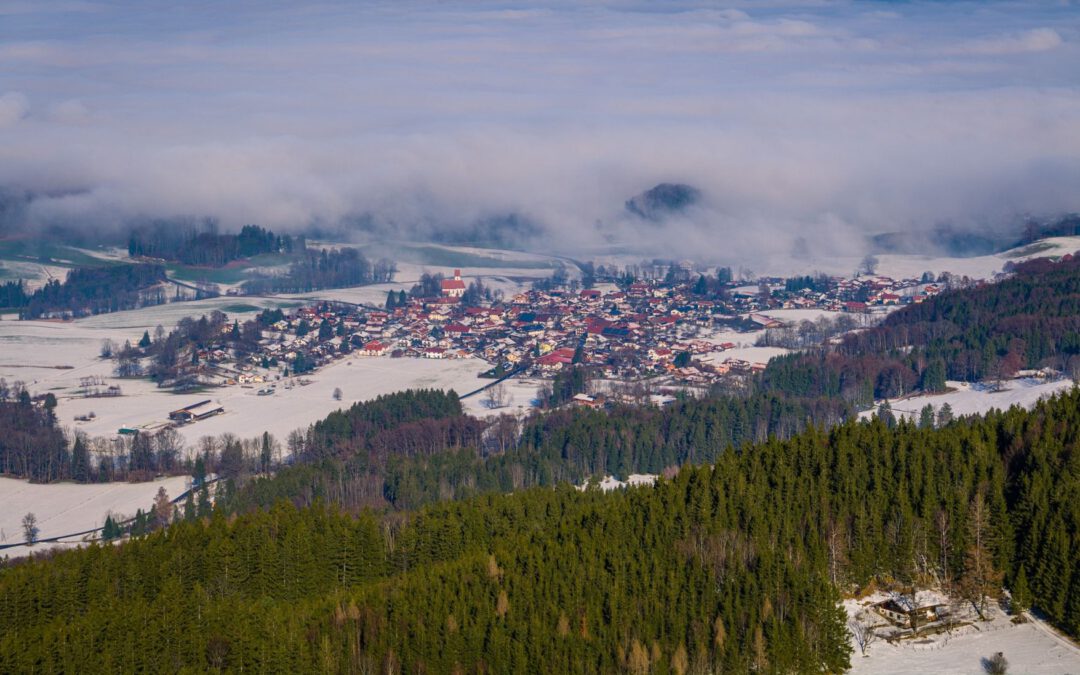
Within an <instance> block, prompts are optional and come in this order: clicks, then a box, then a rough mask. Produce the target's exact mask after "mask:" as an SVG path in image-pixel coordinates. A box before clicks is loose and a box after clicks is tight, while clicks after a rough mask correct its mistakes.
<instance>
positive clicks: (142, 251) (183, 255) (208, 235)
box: [128, 221, 307, 267]
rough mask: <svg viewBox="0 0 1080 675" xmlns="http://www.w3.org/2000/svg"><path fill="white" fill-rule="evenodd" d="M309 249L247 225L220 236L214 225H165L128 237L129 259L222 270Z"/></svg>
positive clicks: (299, 241) (295, 240)
mask: <svg viewBox="0 0 1080 675" xmlns="http://www.w3.org/2000/svg"><path fill="white" fill-rule="evenodd" d="M306 245H307V244H306V243H305V241H304V237H302V236H298V237H292V236H290V235H284V236H279V235H276V234H274V233H273V232H272V231H270V230H267V229H263V228H261V227H259V226H257V225H245V226H244V227H243V228H242V229H241V230H240V232H239V233H237V234H221V233H219V232H218V231H217V228H216V225H215V224H214V223H212V222H210V223H204V224H203V225H202V226H201V227H199V226H197V225H195V224H194V223H175V222H164V221H162V222H156V223H153V224H150V225H147V226H143V227H139V228H135V229H133V230H132V231H131V234H130V236H129V237H128V255H130V256H131V257H133V258H134V257H143V256H146V257H151V258H161V259H163V260H169V261H173V262H179V263H184V264H186V265H202V266H211V267H221V266H222V265H226V264H228V263H230V262H232V261H233V260H239V259H241V258H251V257H252V256H256V255H259V254H262V253H292V252H293V251H303V250H304V248H305V247H306Z"/></svg>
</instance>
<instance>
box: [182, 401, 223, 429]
mask: <svg viewBox="0 0 1080 675" xmlns="http://www.w3.org/2000/svg"><path fill="white" fill-rule="evenodd" d="M223 412H225V408H224V406H221V405H218V404H216V403H214V402H213V401H211V400H209V399H207V400H205V401H199V402H198V403H193V404H191V405H189V406H187V407H185V408H180V409H179V410H174V411H172V412H171V413H169V419H171V420H173V421H174V422H179V423H181V424H187V423H188V422H198V421H199V420H204V419H206V418H207V417H213V416H214V415H218V414H220V413H223Z"/></svg>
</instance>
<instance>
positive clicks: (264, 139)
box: [0, 0, 1080, 263]
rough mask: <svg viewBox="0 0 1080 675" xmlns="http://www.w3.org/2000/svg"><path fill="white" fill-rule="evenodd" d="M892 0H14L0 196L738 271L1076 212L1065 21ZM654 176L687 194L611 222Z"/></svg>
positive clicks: (45, 210) (60, 208)
mask: <svg viewBox="0 0 1080 675" xmlns="http://www.w3.org/2000/svg"><path fill="white" fill-rule="evenodd" d="M418 9H420V10H423V11H416V10H418ZM889 9H890V12H889V16H888V17H883V16H880V13H875V12H870V13H867V12H866V11H864V9H863V8H861V7H860V6H857V5H854V6H852V5H846V4H834V3H822V4H818V3H783V2H780V3H743V4H739V6H738V8H737V9H730V10H718V9H716V8H715V7H714V6H713V5H712V4H711V3H700V4H699V3H697V2H692V1H690V0H687V1H686V2H680V3H673V4H672V5H666V4H665V5H662V6H657V5H653V4H645V3H641V4H632V3H624V2H618V3H607V2H589V3H581V2H571V1H569V0H567V1H566V2H559V1H552V2H547V3H538V4H537V5H535V6H532V7H530V8H528V9H522V8H520V7H515V6H512V5H510V4H501V3H490V4H485V5H482V6H477V5H475V4H472V3H465V2H461V3H456V2H446V3H438V4H432V5H427V4H424V5H410V6H405V5H403V4H402V3H390V2H387V3H382V4H380V3H346V2H335V1H334V0H327V1H326V2H323V3H320V4H318V5H297V4H294V3H285V2H265V3H243V2H241V3H230V4H228V5H222V6H218V7H216V9H215V11H214V12H213V13H206V14H200V13H195V12H191V11H182V10H180V9H177V8H175V7H174V6H173V5H171V4H169V3H164V2H147V3H137V2H133V1H132V2H123V1H119V2H115V3H109V4H102V5H100V6H95V7H94V10H95V11H91V12H86V13H84V14H81V15H79V16H78V17H74V18H72V17H70V16H67V15H65V14H63V13H52V12H46V11H44V10H42V11H41V12H40V13H37V12H34V10H33V8H32V7H30V6H27V5H23V6H21V8H20V11H19V12H18V13H12V14H10V15H9V16H5V20H4V27H3V28H0V38H6V36H7V35H11V36H17V40H11V39H0V77H2V78H3V81H4V86H5V87H8V88H11V89H12V90H17V91H18V92H21V93H18V94H16V93H14V91H13V92H10V93H9V94H6V95H4V96H3V97H0V187H3V186H12V187H15V188H21V189H25V190H28V191H30V192H32V193H33V194H34V195H36V198H35V200H34V202H33V203H32V204H31V205H30V206H29V207H28V208H27V209H26V210H25V214H26V216H25V217H26V219H27V221H28V224H31V225H47V224H56V223H84V224H86V225H87V226H94V227H114V226H117V225H118V224H122V223H125V222H128V221H129V220H133V219H136V220H137V219H142V218H153V217H169V216H177V215H197V216H201V215H212V216H216V217H218V218H220V219H221V221H222V224H223V226H225V227H238V226H240V225H243V224H246V223H251V222H256V223H261V224H266V225H269V226H272V227H274V228H277V229H299V228H303V227H307V226H310V225H312V224H318V225H321V226H326V227H336V226H339V225H347V224H351V223H357V222H362V223H365V224H367V225H369V226H372V227H374V228H375V229H377V230H379V231H381V232H387V233H392V234H395V235H396V236H403V237H408V236H433V235H437V234H444V235H445V234H446V233H447V232H469V231H471V229H470V228H472V227H473V226H474V225H475V223H476V222H477V221H483V220H485V219H491V218H498V217H501V216H505V215H507V214H518V215H519V216H521V217H522V218H524V219H526V220H527V221H528V222H530V223H532V224H534V225H535V227H536V228H537V230H538V234H539V238H538V240H537V241H536V242H534V243H535V245H537V246H544V247H547V248H550V249H553V250H560V251H563V252H573V251H578V250H581V249H582V248H588V249H589V250H594V251H602V250H607V249H611V248H613V247H614V248H619V247H631V248H636V249H638V250H641V251H642V252H647V253H651V254H656V255H663V254H667V253H671V254H679V255H687V256H694V257H711V258H716V259H723V260H725V261H729V262H733V263H737V262H738V261H739V260H740V259H755V258H756V259H769V258H770V257H771V256H777V255H782V254H786V253H788V252H790V250H791V247H792V244H793V242H794V241H795V240H796V239H798V238H800V237H801V238H803V239H805V240H807V241H808V242H810V248H811V249H813V248H814V247H815V246H816V247H817V248H819V249H820V251H821V252H822V255H825V254H827V253H829V252H836V251H842V250H847V249H850V250H851V251H853V252H855V251H857V249H859V248H860V247H861V245H862V244H861V242H862V239H863V236H862V235H865V234H869V233H876V232H882V231H890V230H897V229H906V230H919V229H929V228H931V227H933V226H935V225H936V224H938V223H941V222H951V223H955V224H960V225H964V226H967V227H978V228H987V227H1003V226H1005V225H1007V224H1008V223H1010V222H1011V221H1012V220H1013V219H1014V218H1016V217H1017V216H1018V214H1023V213H1029V212H1030V213H1054V212H1060V211H1069V210H1080V194H1078V193H1077V192H1076V190H1075V185H1076V184H1077V182H1078V179H1080V171H1078V169H1077V162H1076V159H1075V158H1077V157H1080V93H1078V92H1080V87H1078V86H1077V85H1078V84H1080V82H1078V80H1080V72H1078V71H1077V69H1076V68H1075V64H1076V63H1077V62H1078V52H1077V46H1076V45H1075V41H1073V40H1071V39H1066V38H1069V37H1070V36H1073V35H1076V34H1077V33H1078V31H1080V16H1078V15H1077V12H1076V11H1075V9H1074V8H1071V7H1053V6H1038V7H1031V8H1029V9H1018V8H1017V6H1016V5H1014V4H1011V3H1000V4H999V3H980V5H979V11H976V12H972V11H970V8H968V9H965V7H962V6H955V5H951V4H949V3H926V4H921V3H914V4H911V5H906V4H904V5H890V7H889ZM883 19H885V20H883ZM1051 25H1052V26H1054V28H1053V29H1049V28H1046V26H1051ZM987 36H991V37H987ZM29 100H33V102H34V107H33V110H31V109H30V107H29V105H28V101H29ZM5 120H6V121H7V122H6V126H5ZM665 181H666V182H685V183H689V184H692V185H695V186H696V187H698V188H700V189H701V190H702V192H703V193H704V200H703V202H702V204H701V205H700V206H699V207H697V208H695V209H693V210H691V211H689V212H687V213H686V214H683V215H681V216H679V217H677V218H673V219H671V220H670V221H669V222H667V223H665V224H663V225H662V226H658V225H657V224H655V223H643V222H640V221H638V220H635V219H633V218H632V217H629V216H628V214H627V213H626V212H625V210H624V209H623V204H624V202H625V201H626V200H627V199H629V198H630V197H632V196H633V195H635V194H637V193H638V192H641V191H642V190H645V189H648V188H649V187H652V186H653V185H655V184H657V183H660V182H665Z"/></svg>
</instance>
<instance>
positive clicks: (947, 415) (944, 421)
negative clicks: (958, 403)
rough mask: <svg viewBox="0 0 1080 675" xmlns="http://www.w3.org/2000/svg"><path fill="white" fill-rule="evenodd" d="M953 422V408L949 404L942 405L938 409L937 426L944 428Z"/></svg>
mask: <svg viewBox="0 0 1080 675" xmlns="http://www.w3.org/2000/svg"><path fill="white" fill-rule="evenodd" d="M952 421H953V411H952V406H951V405H949V404H948V403H942V404H941V407H940V408H939V409H938V414H937V425H938V427H939V428H940V427H944V426H946V425H948V424H949V423H950V422H952Z"/></svg>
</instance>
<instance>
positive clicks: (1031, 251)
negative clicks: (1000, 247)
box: [1005, 241, 1056, 258]
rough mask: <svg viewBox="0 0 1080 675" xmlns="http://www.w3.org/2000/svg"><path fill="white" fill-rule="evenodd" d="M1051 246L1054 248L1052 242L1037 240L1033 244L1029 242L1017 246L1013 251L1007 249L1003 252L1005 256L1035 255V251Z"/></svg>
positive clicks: (1040, 251)
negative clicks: (1026, 244) (1020, 246)
mask: <svg viewBox="0 0 1080 675" xmlns="http://www.w3.org/2000/svg"><path fill="white" fill-rule="evenodd" d="M1052 248H1056V246H1054V245H1053V244H1051V243H1049V242H1045V241H1037V242H1035V243H1034V244H1030V245H1028V246H1025V247H1023V248H1018V249H1016V250H1015V251H1009V252H1008V253H1006V254H1005V257H1006V258H1023V257H1024V256H1029V255H1035V254H1036V253H1042V252H1043V251H1048V250H1050V249H1052Z"/></svg>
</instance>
